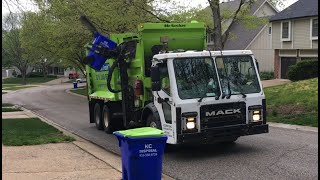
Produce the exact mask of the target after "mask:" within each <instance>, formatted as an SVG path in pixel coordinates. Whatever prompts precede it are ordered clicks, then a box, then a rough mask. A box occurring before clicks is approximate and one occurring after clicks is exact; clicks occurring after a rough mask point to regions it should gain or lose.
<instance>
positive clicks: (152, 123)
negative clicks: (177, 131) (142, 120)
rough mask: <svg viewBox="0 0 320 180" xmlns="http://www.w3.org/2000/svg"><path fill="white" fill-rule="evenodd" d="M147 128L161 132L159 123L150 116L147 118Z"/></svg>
mask: <svg viewBox="0 0 320 180" xmlns="http://www.w3.org/2000/svg"><path fill="white" fill-rule="evenodd" d="M147 127H153V128H157V129H160V130H162V126H161V122H160V120H158V119H157V118H155V117H154V116H153V115H152V114H150V115H149V116H148V118H147Z"/></svg>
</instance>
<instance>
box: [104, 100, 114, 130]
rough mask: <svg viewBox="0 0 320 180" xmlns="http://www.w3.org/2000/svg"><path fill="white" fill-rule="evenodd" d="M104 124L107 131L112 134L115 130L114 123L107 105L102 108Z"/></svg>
mask: <svg viewBox="0 0 320 180" xmlns="http://www.w3.org/2000/svg"><path fill="white" fill-rule="evenodd" d="M101 115H102V125H103V129H104V131H105V132H106V133H108V134H111V133H112V132H113V124H112V120H111V114H110V110H109V108H108V106H107V105H104V106H103V108H102V113H101Z"/></svg>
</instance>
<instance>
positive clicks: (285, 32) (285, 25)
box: [281, 21, 291, 41]
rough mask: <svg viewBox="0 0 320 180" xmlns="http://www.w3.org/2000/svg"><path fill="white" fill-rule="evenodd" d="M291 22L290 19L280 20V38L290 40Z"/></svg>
mask: <svg viewBox="0 0 320 180" xmlns="http://www.w3.org/2000/svg"><path fill="white" fill-rule="evenodd" d="M290 37H291V23H290V21H284V22H281V40H282V41H290V40H291V38H290Z"/></svg>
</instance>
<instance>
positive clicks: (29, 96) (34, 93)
mask: <svg viewBox="0 0 320 180" xmlns="http://www.w3.org/2000/svg"><path fill="white" fill-rule="evenodd" d="M71 87H72V84H63V85H55V86H43V87H36V88H30V89H23V90H19V91H17V92H14V93H8V94H5V95H2V97H3V102H7V103H14V104H19V105H21V106H23V107H25V108H26V109H29V110H32V111H34V112H36V113H38V114H40V115H42V116H44V117H46V118H48V119H50V120H52V121H54V122H56V123H57V124H59V125H61V126H63V127H64V128H66V129H67V130H69V131H71V132H73V133H75V134H78V135H79V136H82V137H84V138H86V139H88V140H90V141H91V142H93V143H95V144H98V145H100V146H102V147H104V148H105V149H107V150H109V151H113V152H115V153H117V154H120V151H119V147H118V141H117V139H116V137H115V136H113V135H108V134H106V133H104V132H102V131H98V130H97V129H96V128H95V126H94V124H90V123H89V111H88V103H87V99H86V98H82V97H78V96H74V95H71V94H68V93H66V92H65V91H66V89H68V88H71ZM163 173H165V174H167V175H169V176H171V177H173V178H175V179H181V180H189V179H197V180H201V179H204V180H208V179H245V180H247V179H277V180H278V179H290V180H291V179H301V180H306V179H318V133H314V132H306V131H298V130H289V129H283V128H275V127H270V132H269V133H268V134H261V135H253V136H246V137H241V138H239V139H238V140H237V141H236V143H234V144H231V145H224V144H216V145H194V146H181V147H178V148H174V149H173V150H171V151H169V152H166V153H165V155H164V158H163Z"/></svg>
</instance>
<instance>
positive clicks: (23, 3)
mask: <svg viewBox="0 0 320 180" xmlns="http://www.w3.org/2000/svg"><path fill="white" fill-rule="evenodd" d="M176 1H178V3H181V4H183V5H186V6H188V7H197V6H199V5H200V6H201V7H206V6H208V1H207V0H176ZM220 1H221V0H220ZM282 1H283V3H284V4H285V6H286V7H288V6H290V5H291V4H293V3H294V2H296V1H297V0H282ZM6 2H8V3H9V8H10V10H11V12H17V11H19V10H21V9H22V10H24V11H36V9H37V8H36V6H35V5H34V3H33V1H32V0H2V15H4V14H7V13H9V12H10V11H9V8H8V4H7V3H6ZM17 2H19V3H17Z"/></svg>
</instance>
